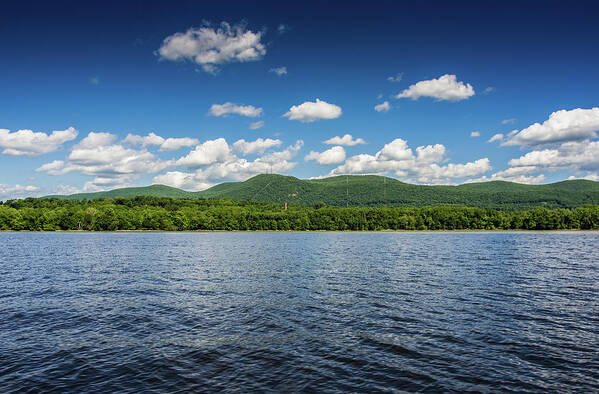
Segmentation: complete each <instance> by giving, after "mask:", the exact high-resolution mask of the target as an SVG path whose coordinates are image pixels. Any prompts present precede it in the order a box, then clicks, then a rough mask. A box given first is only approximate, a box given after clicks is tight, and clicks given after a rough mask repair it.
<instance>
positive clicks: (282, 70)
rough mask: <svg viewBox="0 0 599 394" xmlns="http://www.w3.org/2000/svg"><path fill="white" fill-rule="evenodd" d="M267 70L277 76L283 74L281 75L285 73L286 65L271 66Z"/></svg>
mask: <svg viewBox="0 0 599 394" xmlns="http://www.w3.org/2000/svg"><path fill="white" fill-rule="evenodd" d="M268 72H271V73H274V74H277V75H278V76H279V77H280V76H283V75H287V67H285V66H283V67H274V68H271V69H270V70H269V71H268Z"/></svg>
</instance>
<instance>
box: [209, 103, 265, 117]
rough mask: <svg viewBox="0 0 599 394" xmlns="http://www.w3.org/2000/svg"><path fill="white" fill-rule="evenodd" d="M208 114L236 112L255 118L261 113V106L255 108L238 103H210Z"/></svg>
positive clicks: (222, 114) (217, 114)
mask: <svg viewBox="0 0 599 394" xmlns="http://www.w3.org/2000/svg"><path fill="white" fill-rule="evenodd" d="M209 114H210V115H212V116H225V115H229V114H236V115H241V116H247V117H250V118H255V117H258V116H260V115H262V108H256V107H254V106H253V105H238V104H235V103H224V104H212V106H211V107H210V112H209Z"/></svg>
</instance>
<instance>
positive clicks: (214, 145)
mask: <svg viewBox="0 0 599 394" xmlns="http://www.w3.org/2000/svg"><path fill="white" fill-rule="evenodd" d="M232 157H233V154H232V153H231V148H230V147H229V144H227V141H226V140H225V139H224V138H217V139H215V140H209V141H206V142H204V143H203V144H200V145H198V146H196V147H195V149H194V150H192V151H191V152H189V154H187V156H184V157H182V158H180V159H179V160H177V165H180V166H183V167H187V168H199V167H204V166H207V165H210V164H214V163H218V162H224V161H227V160H229V159H231V158H232Z"/></svg>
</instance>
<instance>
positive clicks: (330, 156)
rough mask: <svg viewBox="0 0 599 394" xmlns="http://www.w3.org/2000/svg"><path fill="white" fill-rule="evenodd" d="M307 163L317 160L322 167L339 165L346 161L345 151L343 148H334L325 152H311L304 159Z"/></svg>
mask: <svg viewBox="0 0 599 394" xmlns="http://www.w3.org/2000/svg"><path fill="white" fill-rule="evenodd" d="M304 160H305V161H309V160H316V162H317V163H318V164H320V165H323V166H324V165H330V164H338V163H341V162H343V161H344V160H345V149H343V147H342V146H334V147H332V148H330V149H327V150H325V151H324V152H320V153H319V152H315V151H311V152H310V153H308V154H307V155H306V157H305V158H304Z"/></svg>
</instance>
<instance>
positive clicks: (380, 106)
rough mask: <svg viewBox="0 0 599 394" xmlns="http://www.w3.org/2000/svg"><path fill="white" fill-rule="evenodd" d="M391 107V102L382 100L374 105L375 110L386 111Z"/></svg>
mask: <svg viewBox="0 0 599 394" xmlns="http://www.w3.org/2000/svg"><path fill="white" fill-rule="evenodd" d="M390 109H391V104H389V102H388V101H385V102H382V103H380V104H377V105H375V106H374V110H375V111H376V112H387V111H389V110H390Z"/></svg>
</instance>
